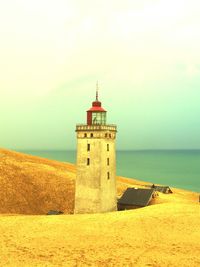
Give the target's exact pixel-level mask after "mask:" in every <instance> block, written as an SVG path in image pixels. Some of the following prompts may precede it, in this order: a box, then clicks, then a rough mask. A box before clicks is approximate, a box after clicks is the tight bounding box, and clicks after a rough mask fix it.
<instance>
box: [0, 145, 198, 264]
mask: <svg viewBox="0 0 200 267" xmlns="http://www.w3.org/2000/svg"><path fill="white" fill-rule="evenodd" d="M0 156H1V157H0V185H1V188H3V190H4V192H2V193H1V195H0V204H1V206H0V208H1V211H0V213H2V215H0V266H11V267H13V266H20V267H25V266H26V267H28V266H30V267H31V266H139V267H140V266H155V267H157V266H177V267H178V266H183V267H184V266H185V267H186V266H187V267H188V266H194V267H198V266H200V242H199V240H200V227H199V224H200V205H199V203H198V194H197V193H193V192H190V191H186V190H181V189H175V188H173V191H174V193H173V194H169V195H165V194H162V193H160V194H159V197H158V198H157V199H156V201H155V205H151V206H148V207H145V208H141V209H137V210H130V211H122V212H112V213H105V214H85V215H70V214H69V213H70V211H71V210H72V208H73V197H74V179H75V167H74V166H73V165H72V164H65V163H60V162H56V161H50V160H46V159H42V158H38V157H32V156H28V155H25V154H21V153H16V152H12V151H7V150H0ZM49 180H50V182H49ZM13 181H14V182H13ZM6 183H7V184H6ZM16 183H19V184H20V186H17V185H16ZM48 183H49V186H47V184H48ZM145 184H147V183H145V182H142V181H138V180H134V179H127V178H124V177H118V178H117V188H118V195H120V194H121V193H122V192H123V191H124V190H125V189H126V187H128V186H138V187H139V185H142V186H144V185H145ZM34 188H35V191H34V192H29V191H30V190H33V189H34ZM38 190H42V191H41V192H40V191H39V192H38ZM66 192H67V193H68V194H67V197H66V198H64V195H65V193H66ZM27 194H29V196H27ZM2 195H3V196H2ZM18 197H19V199H20V200H18ZM15 198H16V199H15ZM57 198H58V199H57ZM52 199H53V200H52ZM29 201H30V203H29ZM56 201H57V202H56ZM25 203H26V205H25ZM52 203H57V207H58V208H62V207H63V208H64V207H65V213H66V214H67V213H68V214H67V215H59V216H45V215H19V213H24V214H42V213H43V212H45V211H46V209H48V208H49V207H50V206H51V205H52ZM22 204H23V205H22ZM6 205H7V206H6ZM9 205H10V206H9ZM13 205H15V206H13ZM18 205H22V207H18ZM9 209H11V210H12V212H11V214H8V212H9V211H10V210H9ZM38 209H39V212H38ZM24 211H25V212H24ZM6 213H7V214H6Z"/></svg>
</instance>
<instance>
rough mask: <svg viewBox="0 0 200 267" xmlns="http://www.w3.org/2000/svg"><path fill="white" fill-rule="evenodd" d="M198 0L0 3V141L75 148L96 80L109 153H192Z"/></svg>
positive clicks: (199, 70)
mask: <svg viewBox="0 0 200 267" xmlns="http://www.w3.org/2000/svg"><path fill="white" fill-rule="evenodd" d="M199 10H200V2H199V0H196V1H195V0H185V1H184V0H180V1H179V0H166V1H165V0H109V1H107V0H99V1H96V0H34V1H33V0H6V1H0V147H2V148H8V149H16V150H25V149H27V150H29V149H35V150H37V149H44V150H51V149H58V150H59V149H61V150H70V149H75V148H76V135H75V126H76V124H77V123H85V122H86V110H87V109H89V108H90V106H91V102H92V101H93V100H94V98H95V89H96V81H97V80H98V81H99V88H100V91H99V95H100V100H101V101H102V104H103V107H104V108H105V109H106V110H107V111H108V114H107V117H108V123H111V124H117V126H118V134H117V135H118V136H117V148H118V149H121V150H122V149H135V150H138V149H200V53H199V47H200V30H199V29H200V16H199Z"/></svg>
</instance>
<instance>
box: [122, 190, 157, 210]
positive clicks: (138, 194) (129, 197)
mask: <svg viewBox="0 0 200 267" xmlns="http://www.w3.org/2000/svg"><path fill="white" fill-rule="evenodd" d="M154 191H155V190H154V189H153V188H151V189H145V188H144V189H143V188H138V189H137V188H127V189H126V191H125V192H124V194H123V196H122V197H121V198H120V199H119V200H118V204H124V205H134V206H141V207H145V206H147V205H148V204H149V201H150V200H151V198H152V195H153V193H154Z"/></svg>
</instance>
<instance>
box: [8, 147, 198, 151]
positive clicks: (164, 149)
mask: <svg viewBox="0 0 200 267" xmlns="http://www.w3.org/2000/svg"><path fill="white" fill-rule="evenodd" d="M10 150H15V151H22V152H25V151H46V152H50V151H59V152H60V151H63V152H65V151H73V152H75V151H76V149H42V148H41V149H31V148H30V149H10ZM116 151H118V152H123V151H124V152H129V151H130V152H142V151H200V148H156V149H117V150H116Z"/></svg>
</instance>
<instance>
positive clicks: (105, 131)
mask: <svg viewBox="0 0 200 267" xmlns="http://www.w3.org/2000/svg"><path fill="white" fill-rule="evenodd" d="M106 113H107V112H106V111H105V109H103V107H102V106H101V102H100V101H99V99H98V84H97V91H96V100H95V101H94V102H93V103H92V107H91V108H90V109H89V110H88V111H87V124H83V125H82V124H79V125H77V126H76V132H77V176H76V190H75V211H74V212H75V213H99V212H108V211H114V210H116V209H117V199H116V150H115V139H116V132H117V128H116V126H115V125H110V124H106Z"/></svg>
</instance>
